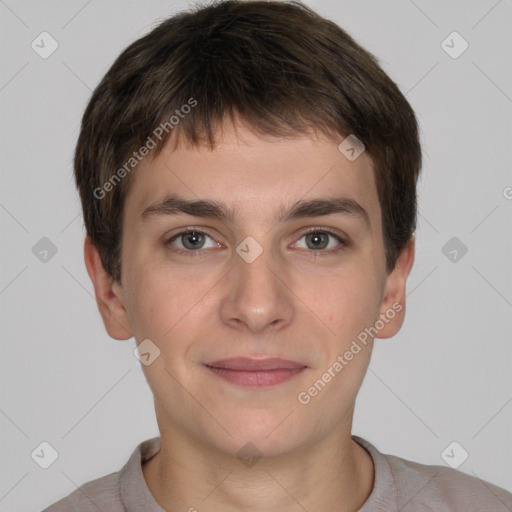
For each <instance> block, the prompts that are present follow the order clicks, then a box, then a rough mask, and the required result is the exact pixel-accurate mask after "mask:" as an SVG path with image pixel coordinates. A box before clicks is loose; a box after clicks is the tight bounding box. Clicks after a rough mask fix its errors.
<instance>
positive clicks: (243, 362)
mask: <svg viewBox="0 0 512 512" xmlns="http://www.w3.org/2000/svg"><path fill="white" fill-rule="evenodd" d="M206 366H211V367H213V368H224V369H226V370H243V371H270V370H295V369H297V368H305V367H306V365H305V364H302V363H297V362H296V361H289V360H287V359H280V358H278V357H272V358H267V359H252V358H250V357H233V358H230V359H220V360H219V361H213V362H211V363H206Z"/></svg>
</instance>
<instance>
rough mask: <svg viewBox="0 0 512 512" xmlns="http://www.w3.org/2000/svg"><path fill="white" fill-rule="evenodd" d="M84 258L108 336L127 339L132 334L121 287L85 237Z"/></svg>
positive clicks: (87, 237) (94, 247)
mask: <svg viewBox="0 0 512 512" xmlns="http://www.w3.org/2000/svg"><path fill="white" fill-rule="evenodd" d="M84 260H85V266H86V267H87V273H88V274H89V277H90V278H91V281H92V284H93V285H94V293H95V295H96V303H97V305H98V309H99V312H100V314H101V317H102V319H103V323H104V325H105V329H106V330H107V332H108V334H109V336H110V337H111V338H114V339H116V340H127V339H129V338H131V337H132V336H133V334H132V329H131V326H130V322H129V320H128V315H127V312H126V309H125V305H124V297H123V289H122V286H121V285H120V284H119V283H115V282H114V281H113V279H112V277H111V276H110V275H109V274H108V273H107V271H106V270H105V269H104V267H103V264H102V262H101V258H100V255H99V252H98V249H97V248H96V246H95V245H94V244H93V243H92V241H91V239H90V237H89V236H86V237H85V242H84Z"/></svg>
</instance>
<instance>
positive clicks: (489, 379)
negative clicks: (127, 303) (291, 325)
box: [0, 0, 512, 511]
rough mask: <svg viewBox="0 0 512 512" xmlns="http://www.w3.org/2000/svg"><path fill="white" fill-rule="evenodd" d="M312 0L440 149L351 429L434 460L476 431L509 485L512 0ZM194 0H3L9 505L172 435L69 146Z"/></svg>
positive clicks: (5, 490) (426, 175) (482, 451)
mask: <svg viewBox="0 0 512 512" xmlns="http://www.w3.org/2000/svg"><path fill="white" fill-rule="evenodd" d="M306 3H307V4H308V5H310V6H312V7H313V8H315V9H316V10H317V11H318V12H319V13H321V14H323V15H325V16H326V17H329V18H331V19H333V20H335V21H336V22H337V23H338V24H339V25H340V26H341V27H343V28H344V29H346V30H347V31H348V32H349V33H350V34H351V35H352V36H354V37H355V38H356V40H357V41H358V42H359V43H361V44H362V45H363V46H364V47H365V48H367V49H368V50H369V51H371V52H372V53H373V54H374V55H376V56H377V57H378V58H379V60H380V63H381V65H382V67H383V68H384V69H385V71H386V72H388V73H389V75H390V76H391V77H392V78H393V80H395V81H396V82H397V84H398V85H399V86H400V88H401V90H402V91H403V92H404V93H406V96H407V98H408V100H409V101H410V103H411V105H412V107H413V108H414V109H415V111H416V113H417V116H418V120H419V123H420V128H421V137H422V143H423V148H424V166H423V176H422V178H421V181H420V185H419V207H420V216H419V227H418V231H417V252H416V262H415V265H414V267H413V270H412V274H411V276H410V279H409V282H408V297H407V298H408V303H407V315H406V321H405V325H404V327H403V329H402V331H401V332H400V333H399V334H398V335H397V336H396V337H395V338H393V339H391V340H377V341H376V349H375V351H374V354H373V359H372V363H371V366H370V369H369V372H368V375H367V378H366V380H365V383H364V384H363V388H362V390H361V393H360V395H359V398H358V404H357V407H356V417H355V421H354V429H353V432H354V433H355V434H357V435H360V436H362V437H364V438H366V439H368V440H370V441H371V442H372V443H374V444H375V445H376V446H377V448H378V449H380V450H381V451H383V452H385V453H393V454H396V455H399V456H402V457H404V458H407V459H411V460H415V461H418V462H423V463H427V464H441V465H445V464H446V462H445V460H446V456H445V459H443V457H442V454H443V453H445V455H446V453H449V454H450V455H451V459H452V460H461V458H462V455H463V454H464V452H463V451H462V450H465V451H467V452H468V454H469V457H468V458H467V460H466V461H465V462H464V463H462V464H461V465H460V466H459V470H461V471H464V472H466V473H468V474H472V475H476V476H478V477H479V478H481V479H483V480H488V481H490V482H492V483H494V484H496V485H499V486H501V487H504V488H506V489H508V490H509V491H512V472H511V471H510V461H511V460H512V434H511V433H512V373H511V363H512V348H511V341H512V273H511V271H510V266H511V261H512V259H511V256H512V237H511V236H510V235H511V233H512V172H511V169H512V166H511V163H512V162H511V160H512V158H511V152H510V149H511V142H512V140H511V132H512V130H511V127H512V126H511V125H512V123H511V119H512V118H511V113H512V99H511V98H512V72H511V64H510V63H511V55H512V47H511V46H512V42H511V36H510V27H511V26H512V23H511V22H512V2H511V1H510V0H501V1H495V0H485V1H484V0H481V1H476V0H472V1H466V0H465V1H462V0H459V1H452V2H442V1H420V0H416V1H415V2H413V1H412V0H391V1H387V2H378V1H375V0H374V1H364V0H361V1H357V2H355V1H350V2H349V1H340V0H310V1H307V2H306ZM189 5H191V4H190V3H189V2H186V1H180V2H168V1H163V0H158V1H155V0H154V1H151V2H147V1H142V0H137V1H135V0H132V1H130V2H127V1H124V2H121V1H119V0H116V1H114V0H106V1H102V2H99V1H98V0H92V1H91V0H90V1H88V2H87V1H84V0H73V1H66V2H64V1H56V0H54V1H47V2H40V1H35V0H30V1H28V0H27V1H20V0H18V1H14V0H0V19H1V26H0V27H1V30H0V37H1V43H2V44H1V48H2V49H1V56H2V57H1V59H2V66H1V71H0V73H1V76H0V109H1V116H2V117H1V120H2V121H1V134H0V140H1V144H2V153H1V154H2V159H1V189H0V225H1V229H2V252H1V274H0V307H1V312H2V313H1V314H2V322H1V337H2V341H1V343H2V345H1V347H2V350H1V357H0V390H1V395H0V430H1V432H2V435H1V439H0V443H1V450H2V457H0V510H2V511H13V510H24V511H36V510H40V509H41V508H43V507H44V506H47V505H49V504H50V503H53V502H54V501H56V500H57V499H59V498H61V497H63V496H64V495H67V494H69V493H70V492H72V491H73V490H75V489H76V487H77V486H79V485H81V484H83V483H84V482H86V481H89V480H92V479H94V478H97V477H100V476H103V475H106V474H107V473H110V472H113V471H118V470H119V469H120V468H121V467H122V466H123V465H124V463H125V462H126V460H127V459H128V457H129V455H130V454H131V453H132V451H133V449H134V448H135V446H136V445H137V444H138V443H139V442H141V441H142V440H144V439H147V438H149V437H153V436H155V435H158V430H157V426H156V421H155V416H154V410H153V402H152V395H151V392H150V390H149V388H148V387H147V384H146V382H145V379H144V377H143V374H142V370H141V369H140V367H139V365H140V363H139V362H138V360H137V359H136V358H135V357H134V355H133V349H134V347H135V342H134V340H133V338H132V339H131V340H128V341H115V340H112V339H110V338H109V337H108V335H107V334H106V332H105V330H104V328H103V324H102V321H101V318H100V315H99V313H98V311H97V308H96V303H95V301H94V298H93V287H92V284H91V282H90V280H89V277H88V275H87V272H86V269H85V265H84V262H83V252H82V251H83V238H84V229H83V222H82V218H81V211H80V204H79V199H78V195H77V193H76V192H75V189H74V185H73V178H72V157H73V150H74V144H75V142H76V139H77V136H78V131H79V124H80V120H81V116H82V113H83V110H84V108H85V106H86V103H87V101H88V99H89V97H90V94H91V91H92V89H93V88H94V87H95V86H96V85H97V83H98V82H99V81H100V79H101V78H102V76H103V75H104V73H105V72H106V71H107V69H108V68H109V67H110V65H111V64H112V62H113V61H114V59H115V58H116V57H117V55H118V54H119V53H120V52H121V50H123V49H124V48H125V47H126V46H127V45H128V44H129V43H131V42H132V41H134V40H135V39H137V38H139V37H140V36H142V35H143V34H145V33H147V32H148V31H149V30H150V29H151V28H152V27H154V26H155V23H156V22H158V21H159V20H162V19H163V18H165V17H167V16H169V15H171V14H173V13H175V12H176V11H178V10H181V9H182V8H185V7H187V6H189ZM42 32H48V33H49V34H50V36H51V38H53V39H54V40H55V41H56V42H57V44H58V48H57V49H56V50H55V52H54V53H52V54H51V55H50V56H48V57H47V58H42V57H41V56H40V54H39V53H37V52H36V51H35V50H34V49H33V48H32V46H31V45H32V43H33V41H34V42H35V43H34V44H38V45H39V47H40V50H39V51H42V50H43V48H41V47H43V46H44V49H45V51H49V49H51V44H52V42H51V40H50V39H49V38H48V36H40V34H41V33H42ZM453 32H457V34H453ZM41 38H46V39H44V43H41ZM443 41H444V42H443ZM466 44H467V45H468V47H467V49H466V50H465V51H464V52H463V53H461V52H462V50H463V49H464V48H465V47H466ZM43 237H46V238H47V239H49V240H50V241H51V244H53V246H54V249H53V252H55V251H56V252H55V254H53V253H52V252H51V250H50V252H48V253H46V254H45V256H42V255H41V252H38V251H41V247H43V248H44V247H46V248H47V249H48V246H49V243H48V241H47V240H44V241H42V242H41V241H40V240H41V239H42V238H43ZM453 237H455V240H452V238H453ZM37 244H39V245H37ZM41 244H42V245H41ZM45 244H46V245H45ZM446 244H448V245H446ZM34 246H35V249H34ZM464 247H466V248H467V252H466V253H465V254H464V252H465V249H464ZM454 251H455V252H454ZM41 258H43V259H44V258H46V261H41ZM454 441H455V442H457V443H458V444H457V445H452V446H451V448H449V449H448V452H446V448H447V447H448V446H449V445H450V444H451V443H452V442H454ZM42 442H47V443H49V444H50V445H51V446H53V447H54V448H55V450H56V451H57V452H58V458H57V460H56V461H55V462H54V463H53V464H52V465H51V466H50V467H49V468H48V469H42V468H41V467H40V466H39V465H38V464H36V462H35V461H34V460H33V458H32V457H31V454H32V453H33V452H34V450H36V452H37V449H39V450H41V449H42V448H41V446H40V444H41V443H42ZM44 446H45V445H43V448H44ZM454 446H455V448H454ZM452 449H453V451H451V450H452ZM46 453H48V451H46Z"/></svg>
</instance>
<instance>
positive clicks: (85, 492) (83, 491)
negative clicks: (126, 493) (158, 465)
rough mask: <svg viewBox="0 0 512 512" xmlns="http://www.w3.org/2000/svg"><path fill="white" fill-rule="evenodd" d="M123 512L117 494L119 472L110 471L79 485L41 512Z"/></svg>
mask: <svg viewBox="0 0 512 512" xmlns="http://www.w3.org/2000/svg"><path fill="white" fill-rule="evenodd" d="M98 510H102V511H105V512H107V511H108V512H124V507H123V505H122V502H121V496H120V494H119V472H117V473H110V474H109V475H106V476H104V477H101V478H97V479H96V480H91V481H90V482H87V483H85V484H83V485H81V486H80V488H79V489H76V490H75V491H73V492H72V493H71V494H69V495H68V496H66V497H65V498H62V499H61V500H59V501H57V502H56V503H54V504H53V505H50V506H49V507H48V508H45V509H44V510H43V512H89V511H90V512H98Z"/></svg>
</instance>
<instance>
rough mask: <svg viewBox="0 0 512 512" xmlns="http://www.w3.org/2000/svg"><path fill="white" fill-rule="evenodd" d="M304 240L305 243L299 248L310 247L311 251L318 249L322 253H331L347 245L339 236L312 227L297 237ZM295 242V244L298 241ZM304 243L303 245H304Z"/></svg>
mask: <svg viewBox="0 0 512 512" xmlns="http://www.w3.org/2000/svg"><path fill="white" fill-rule="evenodd" d="M303 239H304V240H305V244H303V245H302V247H300V246H299V248H300V249H310V250H312V251H319V252H324V253H333V252H337V251H339V250H341V249H343V247H344V246H346V245H348V243H347V242H345V241H344V240H343V239H342V238H341V237H340V236H338V235H336V234H334V233H331V232H330V231H324V230H320V229H314V230H311V231H308V232H307V233H304V234H303V235H302V237H301V238H300V239H299V242H300V241H301V240H303ZM299 242H297V244H298V243H299ZM304 245H305V246H304Z"/></svg>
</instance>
